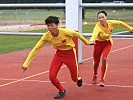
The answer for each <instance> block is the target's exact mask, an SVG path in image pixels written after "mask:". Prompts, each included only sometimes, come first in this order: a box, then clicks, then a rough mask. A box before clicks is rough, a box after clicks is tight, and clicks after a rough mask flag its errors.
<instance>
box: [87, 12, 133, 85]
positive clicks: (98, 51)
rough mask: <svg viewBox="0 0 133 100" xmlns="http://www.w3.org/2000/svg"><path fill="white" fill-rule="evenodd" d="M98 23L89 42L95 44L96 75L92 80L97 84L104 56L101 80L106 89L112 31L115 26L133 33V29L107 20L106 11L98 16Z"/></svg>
mask: <svg viewBox="0 0 133 100" xmlns="http://www.w3.org/2000/svg"><path fill="white" fill-rule="evenodd" d="M97 17H98V20H99V21H98V23H97V24H96V25H95V27H94V30H93V33H92V37H91V38H90V40H89V42H90V43H91V44H94V51H93V57H94V75H93V79H92V83H93V84H95V83H97V74H98V73H97V71H98V67H99V63H100V58H101V56H102V67H101V79H100V86H101V87H104V79H105V76H106V70H107V66H108V65H107V57H108V54H109V52H110V50H111V47H112V43H113V41H112V38H111V34H112V30H113V27H115V26H121V27H124V28H127V29H128V30H130V31H133V27H131V26H129V25H128V24H126V23H124V22H122V21H117V20H107V13H106V12H105V11H99V12H98V14H97Z"/></svg>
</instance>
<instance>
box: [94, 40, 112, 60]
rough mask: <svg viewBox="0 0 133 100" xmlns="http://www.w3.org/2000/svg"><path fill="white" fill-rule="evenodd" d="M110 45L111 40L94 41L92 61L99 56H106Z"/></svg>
mask: <svg viewBox="0 0 133 100" xmlns="http://www.w3.org/2000/svg"><path fill="white" fill-rule="evenodd" d="M111 47H112V43H111V41H110V40H109V41H96V44H95V45H94V52H93V57H94V61H100V58H101V56H102V58H104V57H108V55H109V53H110V50H111Z"/></svg>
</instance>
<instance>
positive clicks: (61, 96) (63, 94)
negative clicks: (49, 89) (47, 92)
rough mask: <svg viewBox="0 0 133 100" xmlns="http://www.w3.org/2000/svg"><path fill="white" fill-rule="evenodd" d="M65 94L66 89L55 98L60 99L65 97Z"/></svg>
mask: <svg viewBox="0 0 133 100" xmlns="http://www.w3.org/2000/svg"><path fill="white" fill-rule="evenodd" d="M65 95H66V90H64V91H63V92H59V93H58V94H57V95H56V96H55V97H54V98H55V99H60V98H63V97H64V96H65Z"/></svg>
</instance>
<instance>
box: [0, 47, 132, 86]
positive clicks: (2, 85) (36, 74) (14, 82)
mask: <svg viewBox="0 0 133 100" xmlns="http://www.w3.org/2000/svg"><path fill="white" fill-rule="evenodd" d="M130 47H133V45H129V46H126V47H123V48H119V49H116V50H113V51H112V52H117V51H120V50H124V49H127V48H130ZM92 58H93V57H89V58H86V59H84V60H83V62H84V61H86V60H90V59H92ZM64 67H66V66H63V67H61V68H64ZM48 72H49V71H44V72H40V73H37V74H34V75H31V76H27V77H24V78H21V79H18V80H15V81H11V82H8V83H5V84H2V85H0V88H1V87H4V86H7V85H10V84H13V83H17V82H20V81H23V80H26V79H29V78H32V77H35V76H39V75H42V74H45V73H48Z"/></svg>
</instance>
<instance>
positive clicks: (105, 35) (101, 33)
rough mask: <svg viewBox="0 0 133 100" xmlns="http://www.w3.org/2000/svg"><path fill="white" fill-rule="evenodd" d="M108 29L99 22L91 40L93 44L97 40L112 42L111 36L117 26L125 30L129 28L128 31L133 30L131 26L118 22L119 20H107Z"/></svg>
mask: <svg viewBox="0 0 133 100" xmlns="http://www.w3.org/2000/svg"><path fill="white" fill-rule="evenodd" d="M107 24H108V27H107V28H105V27H103V26H102V25H101V24H100V22H98V23H97V24H96V25H95V27H94V30H93V33H92V37H91V38H90V41H91V42H94V41H95V40H97V41H105V40H110V41H112V38H111V34H112V30H113V27H115V26H121V27H124V28H127V29H128V30H130V31H131V30H132V29H133V27H131V26H129V25H128V24H126V23H124V22H122V21H117V20H107Z"/></svg>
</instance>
